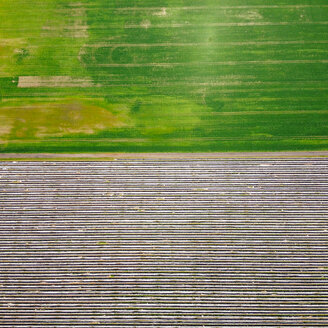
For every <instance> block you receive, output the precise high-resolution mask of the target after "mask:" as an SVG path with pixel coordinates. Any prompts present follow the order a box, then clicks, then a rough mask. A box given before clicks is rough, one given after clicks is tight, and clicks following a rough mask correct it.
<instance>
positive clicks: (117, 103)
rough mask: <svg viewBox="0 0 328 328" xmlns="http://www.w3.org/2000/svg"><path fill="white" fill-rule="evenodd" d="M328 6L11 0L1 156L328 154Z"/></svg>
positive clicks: (1, 53)
mask: <svg viewBox="0 0 328 328" xmlns="http://www.w3.org/2000/svg"><path fill="white" fill-rule="evenodd" d="M327 81H328V3H327V0H315V1H313V0H288V1H287V0H267V1H263V0H202V1H200V0H184V1H182V0H170V1H164V0H156V1H155V0H141V1H140V0H139V1H136V0H117V1H107V0H79V1H73V0H70V1H68V0H42V1H41V0H35V1H31V0H15V1H8V0H0V151H1V152H83V151H85V152H92V151H109V152H113V151H115V152H149V151H153V152H154V151H166V152H170V151H189V152H196V151H198V152H199V151H201V152H207V151H277V150H280V151H285V150H327V149H328V140H327V139H328V137H327V136H328V133H327V132H328V123H327V122H328V107H327V103H328V102H327V100H328V96H327V95H328V84H327Z"/></svg>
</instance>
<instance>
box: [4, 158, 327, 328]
mask: <svg viewBox="0 0 328 328" xmlns="http://www.w3.org/2000/svg"><path fill="white" fill-rule="evenodd" d="M327 180H328V159H327V158H296V159H292V158H289V159H282V158H279V159H276V158H271V159H268V158H267V159H265V158H257V159H245V158H239V159H238V158H235V159H229V158H226V159H211V160H197V159H193V160H165V159H162V160H138V159H135V160H117V161H111V162H108V161H106V162H90V161H89V162H88V161H87V162H74V161H73V162H17V163H15V162H9V161H8V162H0V191H1V193H0V216H1V221H0V262H1V266H0V327H1V328H5V327H10V328H28V327H33V328H34V327H36V328H41V327H42V328H45V327H49V328H50V327H51V328H72V327H74V328H92V327H99V328H114V327H123V328H128V327H137V328H144V327H156V328H160V327H162V328H164V327H165V328H171V327H173V328H181V327H186V328H187V327H190V328H191V327H194V328H199V327H213V328H214V327H286V328H287V327H307V328H308V327H313V328H314V327H327V323H328V284H327V278H328V247H327V246H328V232H327V213H328V185H327Z"/></svg>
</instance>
